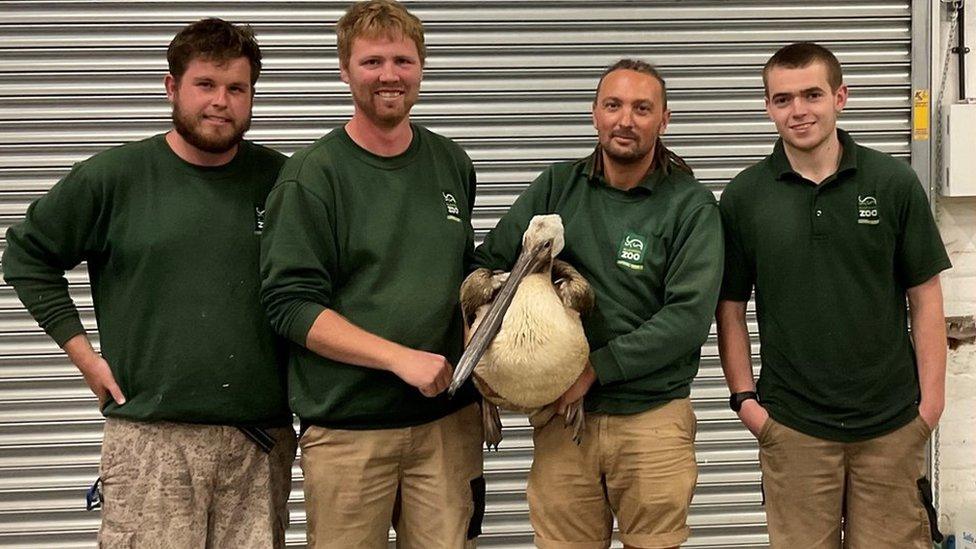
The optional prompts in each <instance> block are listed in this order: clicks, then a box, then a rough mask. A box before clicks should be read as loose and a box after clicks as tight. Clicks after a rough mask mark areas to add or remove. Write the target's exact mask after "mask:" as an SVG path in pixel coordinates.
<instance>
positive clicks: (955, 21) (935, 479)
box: [932, 3, 959, 517]
mask: <svg viewBox="0 0 976 549" xmlns="http://www.w3.org/2000/svg"><path fill="white" fill-rule="evenodd" d="M950 7H951V9H950V15H949V37H948V39H947V40H946V42H945V43H946V48H945V57H944V58H943V61H942V80H941V82H940V84H939V98H938V101H937V102H936V104H935V113H936V119H935V120H936V122H935V124H936V134H935V166H936V171H935V173H936V175H935V185H936V189H940V190H941V189H942V178H943V177H945V170H944V161H943V157H942V120H943V117H942V114H943V111H942V101H943V99H944V98H945V91H946V83H947V82H948V81H949V79H948V78H947V77H948V75H949V61H950V60H951V59H952V44H953V42H954V41H955V39H956V29H957V27H958V26H959V11H958V10H956V9H955V3H952V4H950ZM941 431H942V430H941V429H940V428H939V425H938V424H936V426H935V432H934V433H932V445H933V456H932V487H933V489H932V505H933V506H934V507H935V512H936V517H939V499H940V496H941V495H942V486H941V485H940V484H939V469H940V466H941V465H942V455H941V451H942V448H941V447H940V444H939V439H940V434H941Z"/></svg>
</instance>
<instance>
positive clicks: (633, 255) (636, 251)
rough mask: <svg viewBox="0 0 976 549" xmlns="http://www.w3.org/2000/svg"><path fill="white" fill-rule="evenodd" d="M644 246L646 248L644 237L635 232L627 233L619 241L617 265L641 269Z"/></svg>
mask: <svg viewBox="0 0 976 549" xmlns="http://www.w3.org/2000/svg"><path fill="white" fill-rule="evenodd" d="M645 248H647V239H646V238H644V237H643V236H641V235H639V234H636V233H627V236H625V237H624V239H623V240H621V241H620V250H619V251H617V265H620V266H621V267H626V268H628V269H633V270H635V271H643V270H644V250H645Z"/></svg>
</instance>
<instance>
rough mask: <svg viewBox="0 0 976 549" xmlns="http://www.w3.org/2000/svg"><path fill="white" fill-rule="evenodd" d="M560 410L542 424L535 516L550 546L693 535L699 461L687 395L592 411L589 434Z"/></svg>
mask: <svg viewBox="0 0 976 549" xmlns="http://www.w3.org/2000/svg"><path fill="white" fill-rule="evenodd" d="M563 423H564V422H563V419H562V417H560V416H556V417H554V418H553V419H551V420H550V421H549V422H548V423H546V424H545V425H543V426H541V427H537V428H536V429H535V435H534V439H535V457H534V460H533V462H532V471H531V472H530V473H529V486H528V498H529V516H530V518H531V520H532V527H533V528H534V529H535V543H536V545H537V546H538V547H541V548H543V549H548V548H564V549H569V548H572V549H591V548H592V549H604V548H606V547H609V546H610V537H611V534H612V530H613V516H614V515H616V517H617V523H618V526H619V529H620V541H622V542H623V543H625V544H627V545H630V546H634V547H647V548H651V547H673V546H676V545H680V544H681V543H683V542H684V541H685V540H687V539H688V533H689V529H688V524H687V519H688V507H689V506H690V505H691V498H692V494H693V493H694V489H695V483H696V482H697V480H698V466H697V464H696V462H695V445H694V443H695V432H696V423H695V413H694V411H693V410H692V407H691V401H690V400H689V399H687V398H684V399H678V400H672V401H671V402H668V403H667V404H664V405H663V406H659V407H657V408H653V409H651V410H648V411H646V412H642V413H639V414H633V415H607V414H593V415H588V416H587V417H586V428H585V431H584V433H583V442H582V444H580V445H577V444H576V443H574V442H573V441H572V437H571V429H567V428H566V427H565V426H564V424H563Z"/></svg>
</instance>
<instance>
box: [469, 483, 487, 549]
mask: <svg viewBox="0 0 976 549" xmlns="http://www.w3.org/2000/svg"><path fill="white" fill-rule="evenodd" d="M471 502H472V503H473V504H474V505H473V507H472V510H471V520H470V521H469V522H468V539H474V538H476V537H478V536H480V535H481V523H482V521H484V518H485V477H483V476H482V477H478V478H476V479H472V480H471Z"/></svg>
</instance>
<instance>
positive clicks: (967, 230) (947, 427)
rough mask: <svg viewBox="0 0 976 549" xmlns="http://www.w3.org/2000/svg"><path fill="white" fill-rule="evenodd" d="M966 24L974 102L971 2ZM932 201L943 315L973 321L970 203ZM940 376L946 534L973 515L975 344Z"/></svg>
mask: <svg viewBox="0 0 976 549" xmlns="http://www.w3.org/2000/svg"><path fill="white" fill-rule="evenodd" d="M932 4H933V6H934V9H936V10H937V11H935V12H934V14H933V15H934V16H937V17H938V18H939V33H938V36H939V38H938V39H937V40H934V41H933V43H934V47H933V65H934V66H933V69H934V70H933V72H934V73H935V75H936V78H938V77H939V76H941V72H942V60H943V58H944V55H945V47H946V46H947V44H946V43H945V41H946V38H947V34H948V29H949V23H948V20H947V18H946V16H945V14H946V11H945V7H944V6H943V5H942V2H939V1H938V0H936V1H934V2H933V3H932ZM966 19H967V21H966V41H967V42H968V45H969V47H970V48H972V49H973V53H971V54H970V55H968V56H967V68H966V70H967V79H966V88H967V89H966V92H967V94H968V95H969V96H970V97H976V40H974V38H976V0H968V1H967V2H966ZM957 63H958V60H957V58H956V56H955V55H953V56H951V60H950V68H949V72H948V75H947V79H948V80H949V82H947V84H948V86H947V88H946V96H945V100H944V101H943V105H945V104H948V103H951V102H954V101H956V100H957V98H958V93H957V89H956V88H957V86H956V81H957V80H958V76H957V72H956V66H957ZM939 84H940V82H939V81H938V80H936V81H935V82H934V83H933V94H932V95H933V98H935V97H937V93H936V90H938V87H939ZM974 147H976V144H974ZM973 177H976V174H973ZM937 200H938V208H937V215H938V220H939V227H940V230H941V231H942V237H943V240H944V241H945V243H946V247H947V248H948V250H949V257H950V258H951V259H952V265H953V267H952V269H951V270H950V271H947V272H946V273H944V274H943V276H942V284H943V292H944V294H945V307H946V315H947V316H970V317H972V316H976V198H944V197H940V198H938V199H937ZM946 377H947V379H946V410H945V413H944V414H943V416H942V421H941V424H940V427H939V434H938V441H937V444H936V447H935V460H934V467H936V468H937V471H938V473H937V474H938V481H937V489H938V490H939V496H938V499H939V514H940V523H941V526H942V529H943V532H945V533H947V534H948V533H954V532H955V531H956V528H958V527H959V526H960V522H961V518H962V516H961V515H963V514H968V515H969V516H973V515H972V513H973V512H974V510H976V345H974V344H972V343H970V344H966V345H963V346H961V347H959V348H958V349H956V350H950V351H949V361H948V371H947V376H946ZM969 526H970V527H972V526H973V525H972V524H970V525H969Z"/></svg>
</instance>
